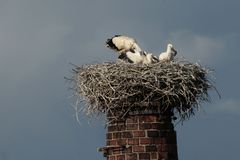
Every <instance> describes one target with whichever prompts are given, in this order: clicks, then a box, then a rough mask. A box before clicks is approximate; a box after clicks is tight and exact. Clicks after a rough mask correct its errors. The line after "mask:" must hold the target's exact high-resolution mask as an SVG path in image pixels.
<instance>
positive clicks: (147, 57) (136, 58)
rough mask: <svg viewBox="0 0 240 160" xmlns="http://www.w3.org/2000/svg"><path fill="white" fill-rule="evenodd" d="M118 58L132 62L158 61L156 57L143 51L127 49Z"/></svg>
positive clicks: (149, 62)
mask: <svg viewBox="0 0 240 160" xmlns="http://www.w3.org/2000/svg"><path fill="white" fill-rule="evenodd" d="M118 58H119V59H122V60H124V61H127V62H129V63H134V64H152V63H157V62H159V60H158V59H157V57H155V56H153V54H151V53H147V52H145V51H141V52H138V51H134V52H132V51H128V52H127V53H126V54H121V55H120V56H119V57H118Z"/></svg>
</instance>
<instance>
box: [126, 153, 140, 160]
mask: <svg viewBox="0 0 240 160" xmlns="http://www.w3.org/2000/svg"><path fill="white" fill-rule="evenodd" d="M126 160H138V158H137V154H136V153H132V154H127V155H126Z"/></svg>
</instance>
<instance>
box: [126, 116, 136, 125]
mask: <svg viewBox="0 0 240 160" xmlns="http://www.w3.org/2000/svg"><path fill="white" fill-rule="evenodd" d="M126 123H127V124H128V123H138V117H137V116H134V117H129V118H127V120H126Z"/></svg>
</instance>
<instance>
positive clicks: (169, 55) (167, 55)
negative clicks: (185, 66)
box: [159, 44, 177, 62]
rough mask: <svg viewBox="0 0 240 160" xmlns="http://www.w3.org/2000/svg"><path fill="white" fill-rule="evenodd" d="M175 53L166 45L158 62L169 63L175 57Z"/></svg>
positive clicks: (171, 47)
mask: <svg viewBox="0 0 240 160" xmlns="http://www.w3.org/2000/svg"><path fill="white" fill-rule="evenodd" d="M176 54H177V51H176V50H175V49H174V47H173V45H172V44H168V45H167V50H166V51H165V52H162V53H161V54H160V55H159V60H160V62H170V61H172V60H173V58H174V57H175V56H176Z"/></svg>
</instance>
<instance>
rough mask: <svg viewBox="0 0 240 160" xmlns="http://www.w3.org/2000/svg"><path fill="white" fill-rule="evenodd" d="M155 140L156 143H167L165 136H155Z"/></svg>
mask: <svg viewBox="0 0 240 160" xmlns="http://www.w3.org/2000/svg"><path fill="white" fill-rule="evenodd" d="M153 142H154V144H158V145H160V144H165V143H166V139H165V138H160V137H155V138H154V139H153Z"/></svg>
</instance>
